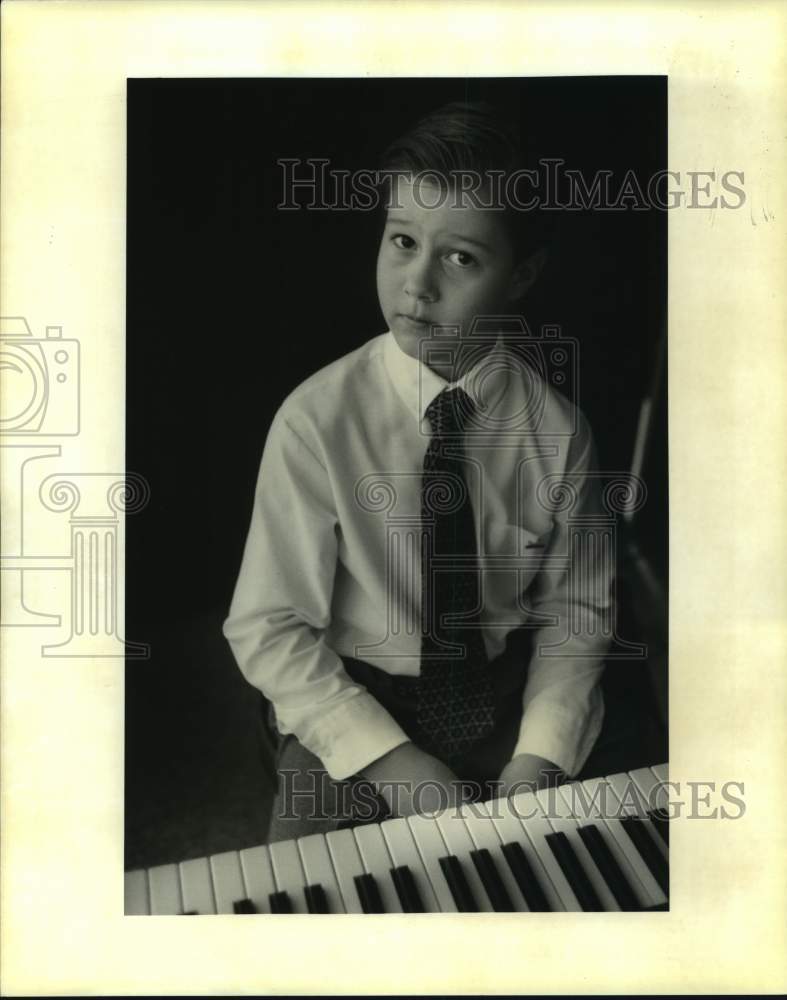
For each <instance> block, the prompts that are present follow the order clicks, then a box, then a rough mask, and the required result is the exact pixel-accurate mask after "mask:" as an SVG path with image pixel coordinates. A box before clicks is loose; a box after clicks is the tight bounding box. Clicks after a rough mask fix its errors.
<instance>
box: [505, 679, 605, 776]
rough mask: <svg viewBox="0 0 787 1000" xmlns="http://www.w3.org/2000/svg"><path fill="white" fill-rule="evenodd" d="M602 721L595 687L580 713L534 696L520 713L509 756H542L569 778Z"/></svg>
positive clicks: (587, 752) (579, 767)
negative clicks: (515, 737)
mask: <svg viewBox="0 0 787 1000" xmlns="http://www.w3.org/2000/svg"><path fill="white" fill-rule="evenodd" d="M603 721H604V698H603V695H602V694H601V690H600V689H599V688H598V687H596V688H594V690H593V692H592V694H591V698H590V705H589V706H588V707H587V708H586V709H585V710H584V711H582V712H576V711H569V710H567V709H566V708H565V706H564V705H556V704H555V703H554V702H550V701H548V700H547V699H538V700H537V701H534V702H533V703H531V704H530V705H529V706H528V707H527V709H526V710H525V713H524V715H523V716H522V723H521V725H520V728H519V739H518V741H517V744H516V746H515V747H514V753H513V755H512V756H514V757H516V756H517V754H520V753H529V754H534V755H536V756H538V757H544V758H545V759H546V760H549V761H552V763H553V764H555V765H556V766H557V767H559V768H560V769H561V770H562V771H563V772H564V773H565V774H566V775H568V777H569V778H573V777H575V776H576V775H577V774H579V772H580V771H581V770H582V768H583V766H584V764H585V761H586V760H587V759H588V757H589V756H590V751H591V750H592V749H593V745H594V744H595V742H596V740H597V739H598V736H599V733H600V732H601V724H602V722H603Z"/></svg>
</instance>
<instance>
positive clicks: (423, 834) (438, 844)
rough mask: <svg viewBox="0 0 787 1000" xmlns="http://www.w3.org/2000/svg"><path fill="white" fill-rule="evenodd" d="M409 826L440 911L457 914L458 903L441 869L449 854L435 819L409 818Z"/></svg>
mask: <svg viewBox="0 0 787 1000" xmlns="http://www.w3.org/2000/svg"><path fill="white" fill-rule="evenodd" d="M407 825H408V826H409V827H410V832H411V833H412V835H413V839H414V840H415V843H416V846H417V847H418V853H419V854H420V856H421V861H422V863H423V866H424V868H425V869H426V874H427V875H428V876H429V881H430V882H431V884H432V891H433V892H434V894H435V896H436V897H437V902H438V903H439V905H440V909H441V910H442V911H443V912H444V913H456V912H457V909H456V903H455V902H454V897H453V896H452V895H451V890H450V889H449V888H448V883H447V882H446V880H445V875H443V871H442V869H441V868H440V860H439V859H440V858H442V857H445V855H446V854H448V851H447V850H446V846H445V842H444V840H443V837H442V834H441V833H440V830H439V829H438V827H437V824H436V823H435V821H434V819H432V818H431V817H429V816H408V817H407Z"/></svg>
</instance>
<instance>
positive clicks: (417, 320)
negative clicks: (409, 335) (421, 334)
mask: <svg viewBox="0 0 787 1000" xmlns="http://www.w3.org/2000/svg"><path fill="white" fill-rule="evenodd" d="M397 319H401V320H404V321H405V324H406V325H408V326H411V327H413V329H418V330H428V329H429V327H430V326H431V325H432V321H431V320H430V319H425V318H424V317H422V316H411V315H410V314H409V313H397Z"/></svg>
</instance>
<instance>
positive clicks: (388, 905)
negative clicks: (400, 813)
mask: <svg viewBox="0 0 787 1000" xmlns="http://www.w3.org/2000/svg"><path fill="white" fill-rule="evenodd" d="M353 834H354V835H355V842H356V844H357V845H358V853H359V854H360V855H361V861H362V862H363V866H364V869H365V870H366V871H367V872H368V873H369V875H371V876H373V878H374V880H375V882H376V883H377V888H378V889H379V890H380V899H382V901H383V907H384V909H385V912H386V913H401V912H402V904H401V903H400V902H399V894H398V893H397V891H396V886H395V885H394V883H393V879H392V878H391V868H393V863H392V862H391V855H390V854H389V853H388V848H387V847H386V845H385V839H384V838H383V835H382V833H381V831H380V827H379V825H375V826H369V825H367V826H356V827H355V828H354V829H353Z"/></svg>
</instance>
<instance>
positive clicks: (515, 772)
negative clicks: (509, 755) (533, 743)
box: [497, 753, 564, 797]
mask: <svg viewBox="0 0 787 1000" xmlns="http://www.w3.org/2000/svg"><path fill="white" fill-rule="evenodd" d="M563 777H564V775H563V772H562V771H561V770H560V768H559V767H558V766H557V765H556V764H553V763H552V761H551V760H547V759H546V757H538V756H536V754H533V753H520V754H517V756H516V757H514V758H513V759H512V760H510V761H509V762H508V763H507V764H506V766H505V767H504V768H503V770H502V771H501V772H500V781H501V782H502V785H501V787H500V790H499V791H498V793H497V794H498V796H499V797H502V796H504V795H516V794H517V793H518V792H534V791H536V790H537V789H538V788H547V787H548V786H551V785H557V784H559V783H560V781H561V780H562V778H563Z"/></svg>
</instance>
